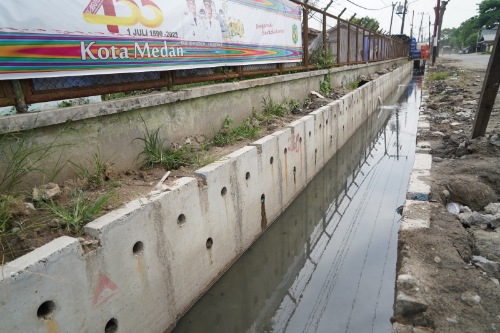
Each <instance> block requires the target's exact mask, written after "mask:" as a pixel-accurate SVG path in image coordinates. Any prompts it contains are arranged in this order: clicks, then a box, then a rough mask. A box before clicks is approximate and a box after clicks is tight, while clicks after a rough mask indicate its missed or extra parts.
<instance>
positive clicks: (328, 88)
mask: <svg viewBox="0 0 500 333" xmlns="http://www.w3.org/2000/svg"><path fill="white" fill-rule="evenodd" d="M319 91H321V93H322V94H323V95H328V94H330V93H331V92H332V84H331V83H330V74H326V75H325V76H324V77H323V81H321V83H320V85H319Z"/></svg>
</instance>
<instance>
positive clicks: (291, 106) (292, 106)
mask: <svg viewBox="0 0 500 333" xmlns="http://www.w3.org/2000/svg"><path fill="white" fill-rule="evenodd" d="M299 109H300V103H299V101H297V100H296V99H291V100H290V101H289V102H288V110H289V111H290V112H295V111H297V110H299Z"/></svg>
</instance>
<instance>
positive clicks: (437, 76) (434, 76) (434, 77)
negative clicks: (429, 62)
mask: <svg viewBox="0 0 500 333" xmlns="http://www.w3.org/2000/svg"><path fill="white" fill-rule="evenodd" d="M448 76H450V73H449V72H434V73H431V74H429V75H428V76H427V81H438V80H444V79H446V78H447V77H448Z"/></svg>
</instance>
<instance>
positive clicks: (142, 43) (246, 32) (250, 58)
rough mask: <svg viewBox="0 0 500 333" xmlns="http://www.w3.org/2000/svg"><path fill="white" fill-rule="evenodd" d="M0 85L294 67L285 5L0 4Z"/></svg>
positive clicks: (220, 0)
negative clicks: (181, 71)
mask: <svg viewBox="0 0 500 333" xmlns="http://www.w3.org/2000/svg"><path fill="white" fill-rule="evenodd" d="M0 13H2V15H1V16H0V80H8V79H20V78H37V77H56V76H72V75H87V74H109V73H126V72H145V71H156V70H161V69H188V68H200V67H216V66H223V65H226V66H230V65H232V66H234V65H248V64H263V63H283V62H297V61H301V59H302V38H301V37H302V36H301V34H300V28H301V9H300V7H299V6H298V5H296V4H293V3H291V2H289V1H286V0H170V1H166V0H66V1H61V0H37V1H19V0H1V1H0Z"/></svg>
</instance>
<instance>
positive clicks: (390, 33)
mask: <svg viewBox="0 0 500 333" xmlns="http://www.w3.org/2000/svg"><path fill="white" fill-rule="evenodd" d="M395 7H396V3H393V4H392V14H391V25H390V26H389V35H392V18H393V17H394V8H395Z"/></svg>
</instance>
